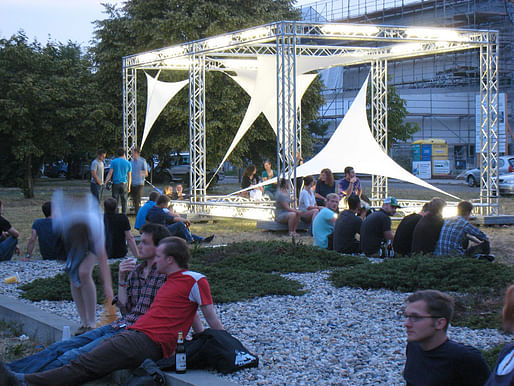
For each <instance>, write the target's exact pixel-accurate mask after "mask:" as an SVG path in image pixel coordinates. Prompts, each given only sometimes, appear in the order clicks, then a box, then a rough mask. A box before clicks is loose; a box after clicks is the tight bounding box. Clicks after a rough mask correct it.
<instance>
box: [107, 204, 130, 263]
mask: <svg viewBox="0 0 514 386" xmlns="http://www.w3.org/2000/svg"><path fill="white" fill-rule="evenodd" d="M117 208H118V202H117V201H116V199H114V198H111V197H109V198H107V199H106V200H105V201H104V209H105V214H104V227H105V250H106V251H107V256H108V257H109V258H111V259H114V258H120V257H125V256H126V255H127V244H128V246H129V248H130V251H131V252H132V256H134V257H136V258H137V257H138V253H137V246H136V242H135V241H134V236H132V232H130V222H129V219H128V217H127V215H126V214H123V213H116V209H117Z"/></svg>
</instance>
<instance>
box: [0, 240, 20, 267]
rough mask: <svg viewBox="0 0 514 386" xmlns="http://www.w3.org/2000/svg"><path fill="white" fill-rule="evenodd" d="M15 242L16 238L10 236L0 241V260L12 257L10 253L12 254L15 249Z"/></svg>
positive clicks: (16, 241)
mask: <svg viewBox="0 0 514 386" xmlns="http://www.w3.org/2000/svg"><path fill="white" fill-rule="evenodd" d="M16 244H18V239H17V238H16V237H12V236H9V237H7V238H6V239H5V240H4V241H1V242H0V261H5V260H11V259H12V255H14V251H15V250H16Z"/></svg>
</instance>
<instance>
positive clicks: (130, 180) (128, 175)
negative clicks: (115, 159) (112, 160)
mask: <svg viewBox="0 0 514 386" xmlns="http://www.w3.org/2000/svg"><path fill="white" fill-rule="evenodd" d="M127 181H128V187H127V189H128V192H129V193H130V186H131V185H132V172H128V173H127Z"/></svg>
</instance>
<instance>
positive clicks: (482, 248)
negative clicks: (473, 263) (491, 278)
mask: <svg viewBox="0 0 514 386" xmlns="http://www.w3.org/2000/svg"><path fill="white" fill-rule="evenodd" d="M489 253H491V246H490V244H489V241H488V240H485V241H483V242H481V243H480V244H476V245H472V246H471V247H469V249H468V250H467V251H466V256H471V257H474V256H475V255H478V254H483V255H488V254H489Z"/></svg>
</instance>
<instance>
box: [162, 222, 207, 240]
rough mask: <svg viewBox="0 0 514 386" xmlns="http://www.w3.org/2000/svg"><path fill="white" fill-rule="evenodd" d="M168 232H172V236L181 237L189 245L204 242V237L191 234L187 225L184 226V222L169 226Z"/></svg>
mask: <svg viewBox="0 0 514 386" xmlns="http://www.w3.org/2000/svg"><path fill="white" fill-rule="evenodd" d="M168 230H169V231H170V233H171V235H172V236H177V237H180V238H182V239H184V240H186V241H187V242H188V243H192V242H193V241H202V240H203V237H200V236H197V235H193V234H191V232H189V229H187V227H186V224H184V223H183V222H175V223H173V224H170V225H168Z"/></svg>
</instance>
